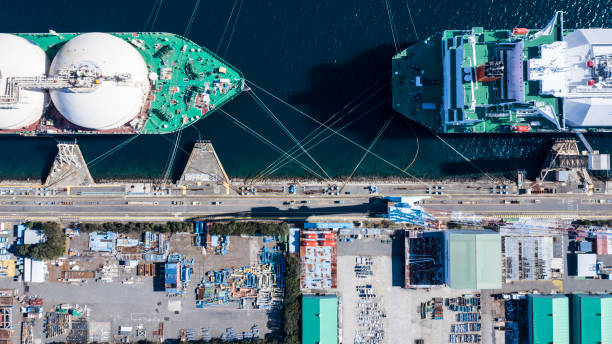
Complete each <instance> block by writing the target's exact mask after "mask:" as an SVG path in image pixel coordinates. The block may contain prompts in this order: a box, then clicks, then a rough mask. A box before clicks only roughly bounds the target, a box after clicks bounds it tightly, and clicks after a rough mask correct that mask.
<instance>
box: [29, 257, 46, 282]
mask: <svg viewBox="0 0 612 344" xmlns="http://www.w3.org/2000/svg"><path fill="white" fill-rule="evenodd" d="M23 265H24V266H23V281H24V282H26V283H43V282H44V281H45V276H46V275H48V274H49V272H48V270H47V265H46V264H45V262H43V261H40V260H34V259H30V258H25V259H24V263H23Z"/></svg>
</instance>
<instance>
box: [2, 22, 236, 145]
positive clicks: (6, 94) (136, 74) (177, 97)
mask: <svg viewBox="0 0 612 344" xmlns="http://www.w3.org/2000/svg"><path fill="white" fill-rule="evenodd" d="M0 46H2V47H3V49H0V133H19V134H25V135H35V134H39V133H45V134H54V133H58V134H60V133H61V134H64V133H87V134H104V133H108V134H117V133H143V134H164V133H171V132H174V131H176V130H179V129H181V128H185V127H187V126H189V125H191V124H193V123H195V122H196V121H197V120H199V119H202V118H204V117H206V116H208V115H209V114H210V113H212V112H213V111H214V110H215V109H216V108H218V107H220V106H221V105H223V104H224V103H225V102H227V101H229V100H231V99H232V98H234V97H235V96H236V95H238V94H239V93H240V92H241V91H242V87H243V83H244V78H243V76H242V74H241V73H240V72H239V71H238V70H237V69H235V68H234V67H232V66H231V65H229V64H228V63H227V62H225V61H223V60H222V59H221V58H219V57H218V56H216V55H215V54H214V53H212V52H211V51H209V50H207V49H206V48H203V47H201V46H199V45H197V44H195V43H194V42H192V41H190V40H188V39H186V38H184V37H181V36H178V35H174V34H168V33H157V32H138V33H84V34H78V33H59V34H58V33H56V32H54V31H50V32H49V33H41V34H14V35H11V34H0Z"/></svg>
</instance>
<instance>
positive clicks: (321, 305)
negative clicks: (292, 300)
mask: <svg viewBox="0 0 612 344" xmlns="http://www.w3.org/2000/svg"><path fill="white" fill-rule="evenodd" d="M337 343H338V297H337V296H336V295H302V344H337Z"/></svg>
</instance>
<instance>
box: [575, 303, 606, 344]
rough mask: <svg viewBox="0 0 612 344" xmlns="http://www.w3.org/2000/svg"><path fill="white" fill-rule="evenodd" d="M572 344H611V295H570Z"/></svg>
mask: <svg viewBox="0 0 612 344" xmlns="http://www.w3.org/2000/svg"><path fill="white" fill-rule="evenodd" d="M572 337H573V338H572V339H573V343H574V344H598V343H600V344H609V343H612V295H585V294H574V295H572Z"/></svg>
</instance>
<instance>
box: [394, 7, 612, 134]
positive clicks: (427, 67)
mask: <svg viewBox="0 0 612 344" xmlns="http://www.w3.org/2000/svg"><path fill="white" fill-rule="evenodd" d="M515 30H516V31H515ZM515 30H483V28H480V27H475V28H472V29H471V30H447V31H444V32H442V33H439V34H436V35H433V36H431V37H428V38H427V39H425V40H423V41H420V42H418V43H416V44H415V45H413V46H411V47H409V48H408V49H406V50H404V51H402V52H400V53H399V54H397V55H396V56H394V57H393V62H392V68H393V76H392V85H393V108H394V109H395V110H396V111H398V112H400V113H402V114H403V115H405V116H406V117H408V118H410V119H412V120H414V121H416V122H418V123H420V124H422V125H424V126H426V127H428V128H430V129H431V130H433V131H436V132H442V133H492V132H528V131H530V132H534V131H535V132H556V131H562V130H567V129H571V128H569V127H570V126H569V125H568V126H566V117H565V114H564V97H567V96H568V94H569V96H571V97H573V99H576V98H578V97H580V96H582V97H583V98H585V99H593V98H594V97H607V96H605V95H603V93H602V92H599V91H598V90H589V89H586V86H587V81H588V80H584V86H582V84H577V85H574V84H569V82H567V83H568V85H569V86H564V87H565V89H563V91H559V92H558V93H562V92H563V94H562V95H560V94H551V93H553V92H552V91H550V90H544V91H543V90H542V87H541V85H542V81H541V80H542V79H536V77H534V75H535V74H536V72H538V71H539V70H537V69H536V67H540V68H541V69H544V68H549V69H550V70H552V69H553V68H554V67H558V66H556V65H554V66H553V63H555V62H556V61H555V60H554V59H548V60H546V59H545V58H544V59H543V58H542V56H541V55H542V46H544V45H548V46H555V44H556V43H562V44H566V42H561V41H563V40H564V36H565V35H567V34H570V33H572V32H573V31H570V30H564V29H563V17H562V13H561V12H557V13H556V15H555V17H554V18H553V19H552V20H551V21H550V22H549V24H548V26H547V27H546V28H545V29H543V30H540V31H538V32H537V33H536V31H537V30H527V29H515ZM587 43H589V42H588V41H587ZM587 43H584V45H585V46H587V45H588V44H587ZM591 43H592V42H591ZM569 44H574V43H569ZM592 44H594V43H592ZM557 46H561V45H560V44H557ZM563 48H566V49H567V47H566V46H561V48H559V49H557V50H556V51H553V53H558V52H560V53H559V54H560V55H561V57H565V56H563V55H562V54H563V50H562V49H563ZM572 48H573V46H572ZM549 50H553V49H549ZM590 58H597V57H596V56H595V57H590ZM587 59H588V58H587ZM532 61H534V62H533V65H531V66H530V62H532ZM540 61H543V62H540ZM551 61H552V62H551ZM536 63H539V65H537V66H536ZM546 63H548V65H546ZM604 63H605V62H604ZM582 64H584V69H585V70H586V73H585V74H588V73H590V71H589V70H587V68H586V63H585V62H582ZM568 65H569V63H568ZM551 66H552V67H551ZM590 67H591V68H592V69H593V71H594V72H593V73H595V70H596V69H597V66H596V67H595V68H593V67H592V65H591V66H590ZM562 68H564V66H562V67H561V68H559V69H560V70H561V69H562ZM545 72H548V70H545V71H544V72H542V73H541V74H545ZM555 72H556V71H553V72H552V73H550V74H554V73H555ZM561 73H567V74H569V73H571V72H566V71H565V70H561V71H560V72H559V73H558V74H559V75H561ZM606 73H607V72H606ZM537 77H540V75H537ZM545 77H549V76H547V75H545V76H544V78H545ZM553 77H554V76H553ZM553 77H549V78H550V79H552V78H553ZM557 77H559V78H560V79H561V78H570V77H572V76H570V77H566V76H565V74H563V75H562V76H557ZM593 78H594V79H595V80H601V79H598V77H597V76H594V77H593ZM546 81H548V80H546ZM561 81H563V82H565V81H566V80H561ZM571 81H573V80H571ZM581 81H582V80H581ZM588 82H589V83H588V86H592V85H593V83H592V82H593V80H591V81H588ZM601 83H602V84H603V87H604V88H605V87H609V85H608V83H609V81H606V77H605V75H604V76H603V80H601ZM547 86H550V82H549V83H548V84H547ZM596 86H598V85H597V84H596V85H595V87H596ZM572 87H573V88H572ZM595 87H593V88H595ZM560 88H561V87H560ZM599 88H600V89H601V87H599ZM568 89H569V90H568ZM574 89H579V91H580V92H582V93H579V92H578V91H574ZM585 89H586V90H585ZM596 91H597V92H599V93H598V94H597V95H593V94H595V92H596ZM571 92H574V93H571ZM587 92H591V93H587ZM589 97H593V98H589ZM606 101H609V99H607V98H606V99H604V100H603V101H602V103H603V102H606ZM588 104H592V101H591V100H589V101H588ZM596 110H597V109H596ZM585 111H586V112H587V113H588V111H589V110H588V109H587V110H585ZM589 115H591V114H589ZM596 115H597V114H596ZM591 116H595V115H591ZM584 117H587V114H585V115H584ZM589 120H591V122H596V120H597V118H596V119H595V120H592V119H589ZM586 122H587V120H584V123H586ZM609 125H612V123H610V124H605V125H604V126H609ZM573 127H574V128H584V127H590V128H589V129H591V130H592V129H595V127H597V125H584V126H580V125H574V126H573ZM597 129H598V130H600V129H602V128H597Z"/></svg>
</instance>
